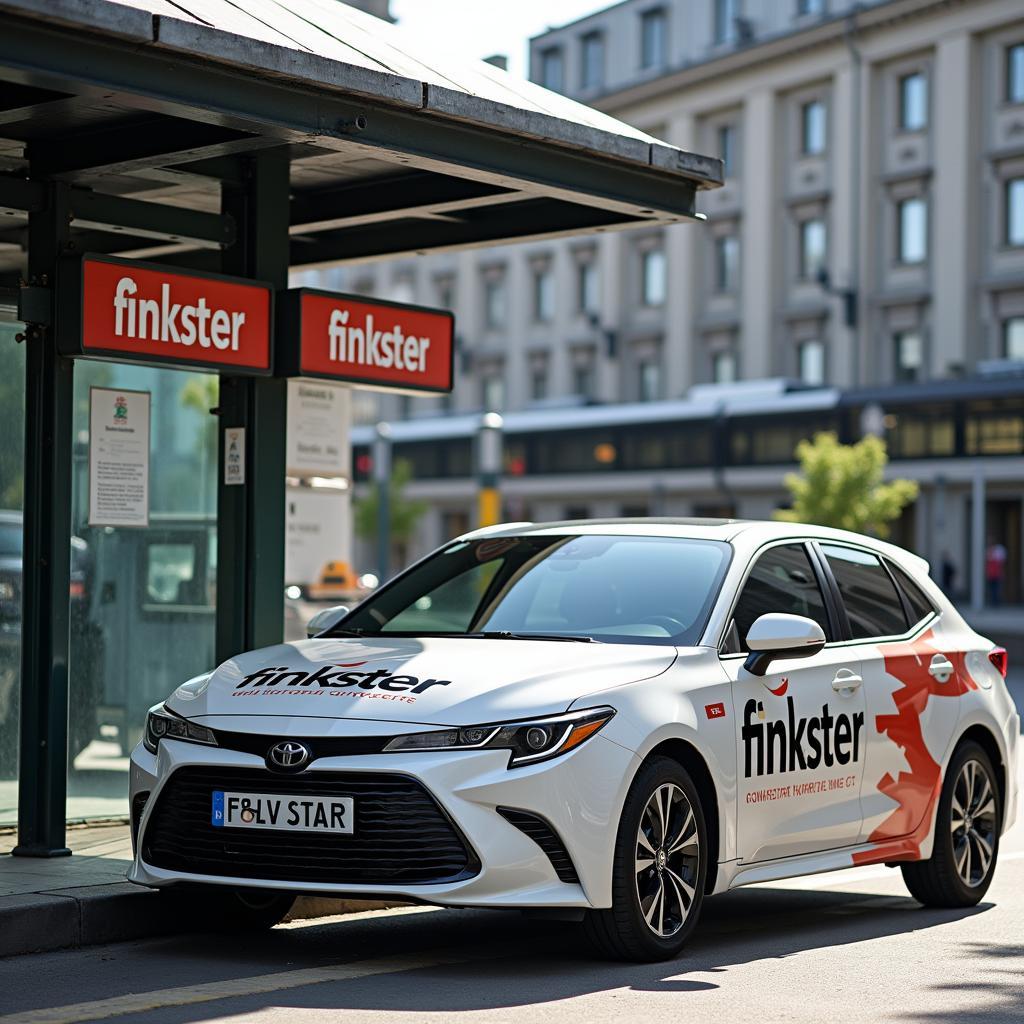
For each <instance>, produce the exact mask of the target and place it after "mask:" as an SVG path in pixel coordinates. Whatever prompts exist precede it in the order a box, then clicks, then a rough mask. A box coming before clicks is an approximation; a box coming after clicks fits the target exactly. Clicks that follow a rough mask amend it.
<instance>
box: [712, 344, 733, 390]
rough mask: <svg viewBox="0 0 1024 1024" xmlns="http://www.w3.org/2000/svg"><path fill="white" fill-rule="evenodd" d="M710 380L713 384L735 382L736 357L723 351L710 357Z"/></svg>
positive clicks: (729, 352) (726, 350)
mask: <svg viewBox="0 0 1024 1024" xmlns="http://www.w3.org/2000/svg"><path fill="white" fill-rule="evenodd" d="M711 379H712V381H714V383H715V384H732V383H733V381H735V380H736V355H735V353H733V352H731V351H729V350H728V349H724V350H723V351H721V352H715V353H714V355H712V357H711Z"/></svg>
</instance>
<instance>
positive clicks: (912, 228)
mask: <svg viewBox="0 0 1024 1024" xmlns="http://www.w3.org/2000/svg"><path fill="white" fill-rule="evenodd" d="M896 233H897V238H896V258H897V260H899V262H900V263H923V262H924V261H925V260H926V259H927V257H928V206H927V204H926V203H925V201H924V199H923V198H921V197H920V196H917V197H915V198H913V199H904V200H902V202H900V203H898V204H897V207H896Z"/></svg>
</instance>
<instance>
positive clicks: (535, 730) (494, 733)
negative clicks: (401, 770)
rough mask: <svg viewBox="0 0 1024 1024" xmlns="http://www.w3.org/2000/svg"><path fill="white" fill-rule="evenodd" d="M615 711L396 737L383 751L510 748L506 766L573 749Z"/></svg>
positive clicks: (597, 710)
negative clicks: (510, 754)
mask: <svg viewBox="0 0 1024 1024" xmlns="http://www.w3.org/2000/svg"><path fill="white" fill-rule="evenodd" d="M614 714H615V709H614V708H587V709H586V710H584V711H570V712H569V713H568V714H565V715H552V716H551V717H549V718H537V719H532V720H529V721H521V722H507V723H499V724H497V725H472V726H467V727H465V728H462V729H439V730H435V731H433V732H415V733H411V734H409V735H407V736H396V737H395V738H394V739H393V740H391V741H390V742H389V743H388V745H387V746H386V747H385V748H384V753H385V754H391V753H395V752H396V751H406V752H408V751H414V750H424V751H425V750H495V749H497V750H511V751H512V756H511V757H510V758H509V762H508V766H509V768H518V767H519V766H520V765H526V764H536V762H538V761H546V760H548V759H549V758H552V757H560V756H561V755H562V754H566V753H568V752H569V751H570V750H574V749H575V748H576V747H578V746H579V745H580V744H581V743H583V742H584V741H586V740H588V739H590V737H591V736H593V735H594V734H595V733H596V732H598V731H599V730H600V729H601V728H602V727H603V726H604V725H605V724H607V723H608V722H609V721H611V719H612V717H613V716H614Z"/></svg>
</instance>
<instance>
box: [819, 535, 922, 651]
mask: <svg viewBox="0 0 1024 1024" xmlns="http://www.w3.org/2000/svg"><path fill="white" fill-rule="evenodd" d="M821 550H822V552H823V553H824V555H825V557H826V558H827V559H828V564H829V566H830V567H831V569H832V574H833V575H834V576H835V578H836V583H837V584H838V586H839V592H840V594H842V597H843V603H844V604H845V605H846V614H847V616H848V618H849V620H850V632H851V635H852V637H853V639H854V640H866V639H868V638H869V637H875V636H897V635H899V634H900V633H905V632H906V630H907V626H908V623H907V619H906V616H905V615H904V614H903V603H902V602H901V601H900V596H899V594H898V593H897V591H896V586H895V584H894V583H893V581H892V577H891V576H890V575H889V573H888V572H887V571H886V568H885V566H884V565H882V563H881V562H880V561H879V559H878V558H877V556H875V555H872V554H871V553H870V552H868V551H858V550H857V549H856V548H841V547H832V546H830V545H828V544H823V545H822V546H821Z"/></svg>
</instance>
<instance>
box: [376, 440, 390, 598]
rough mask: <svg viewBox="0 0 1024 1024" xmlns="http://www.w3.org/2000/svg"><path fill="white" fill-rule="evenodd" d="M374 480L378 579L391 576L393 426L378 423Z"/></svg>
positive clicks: (382, 579)
mask: <svg viewBox="0 0 1024 1024" xmlns="http://www.w3.org/2000/svg"><path fill="white" fill-rule="evenodd" d="M373 479H374V481H375V483H376V484H377V579H378V581H379V583H380V584H383V583H384V582H385V580H387V578H388V576H390V575H391V565H390V563H391V426H390V424H388V423H378V424H377V428H376V436H375V437H374V442H373Z"/></svg>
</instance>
